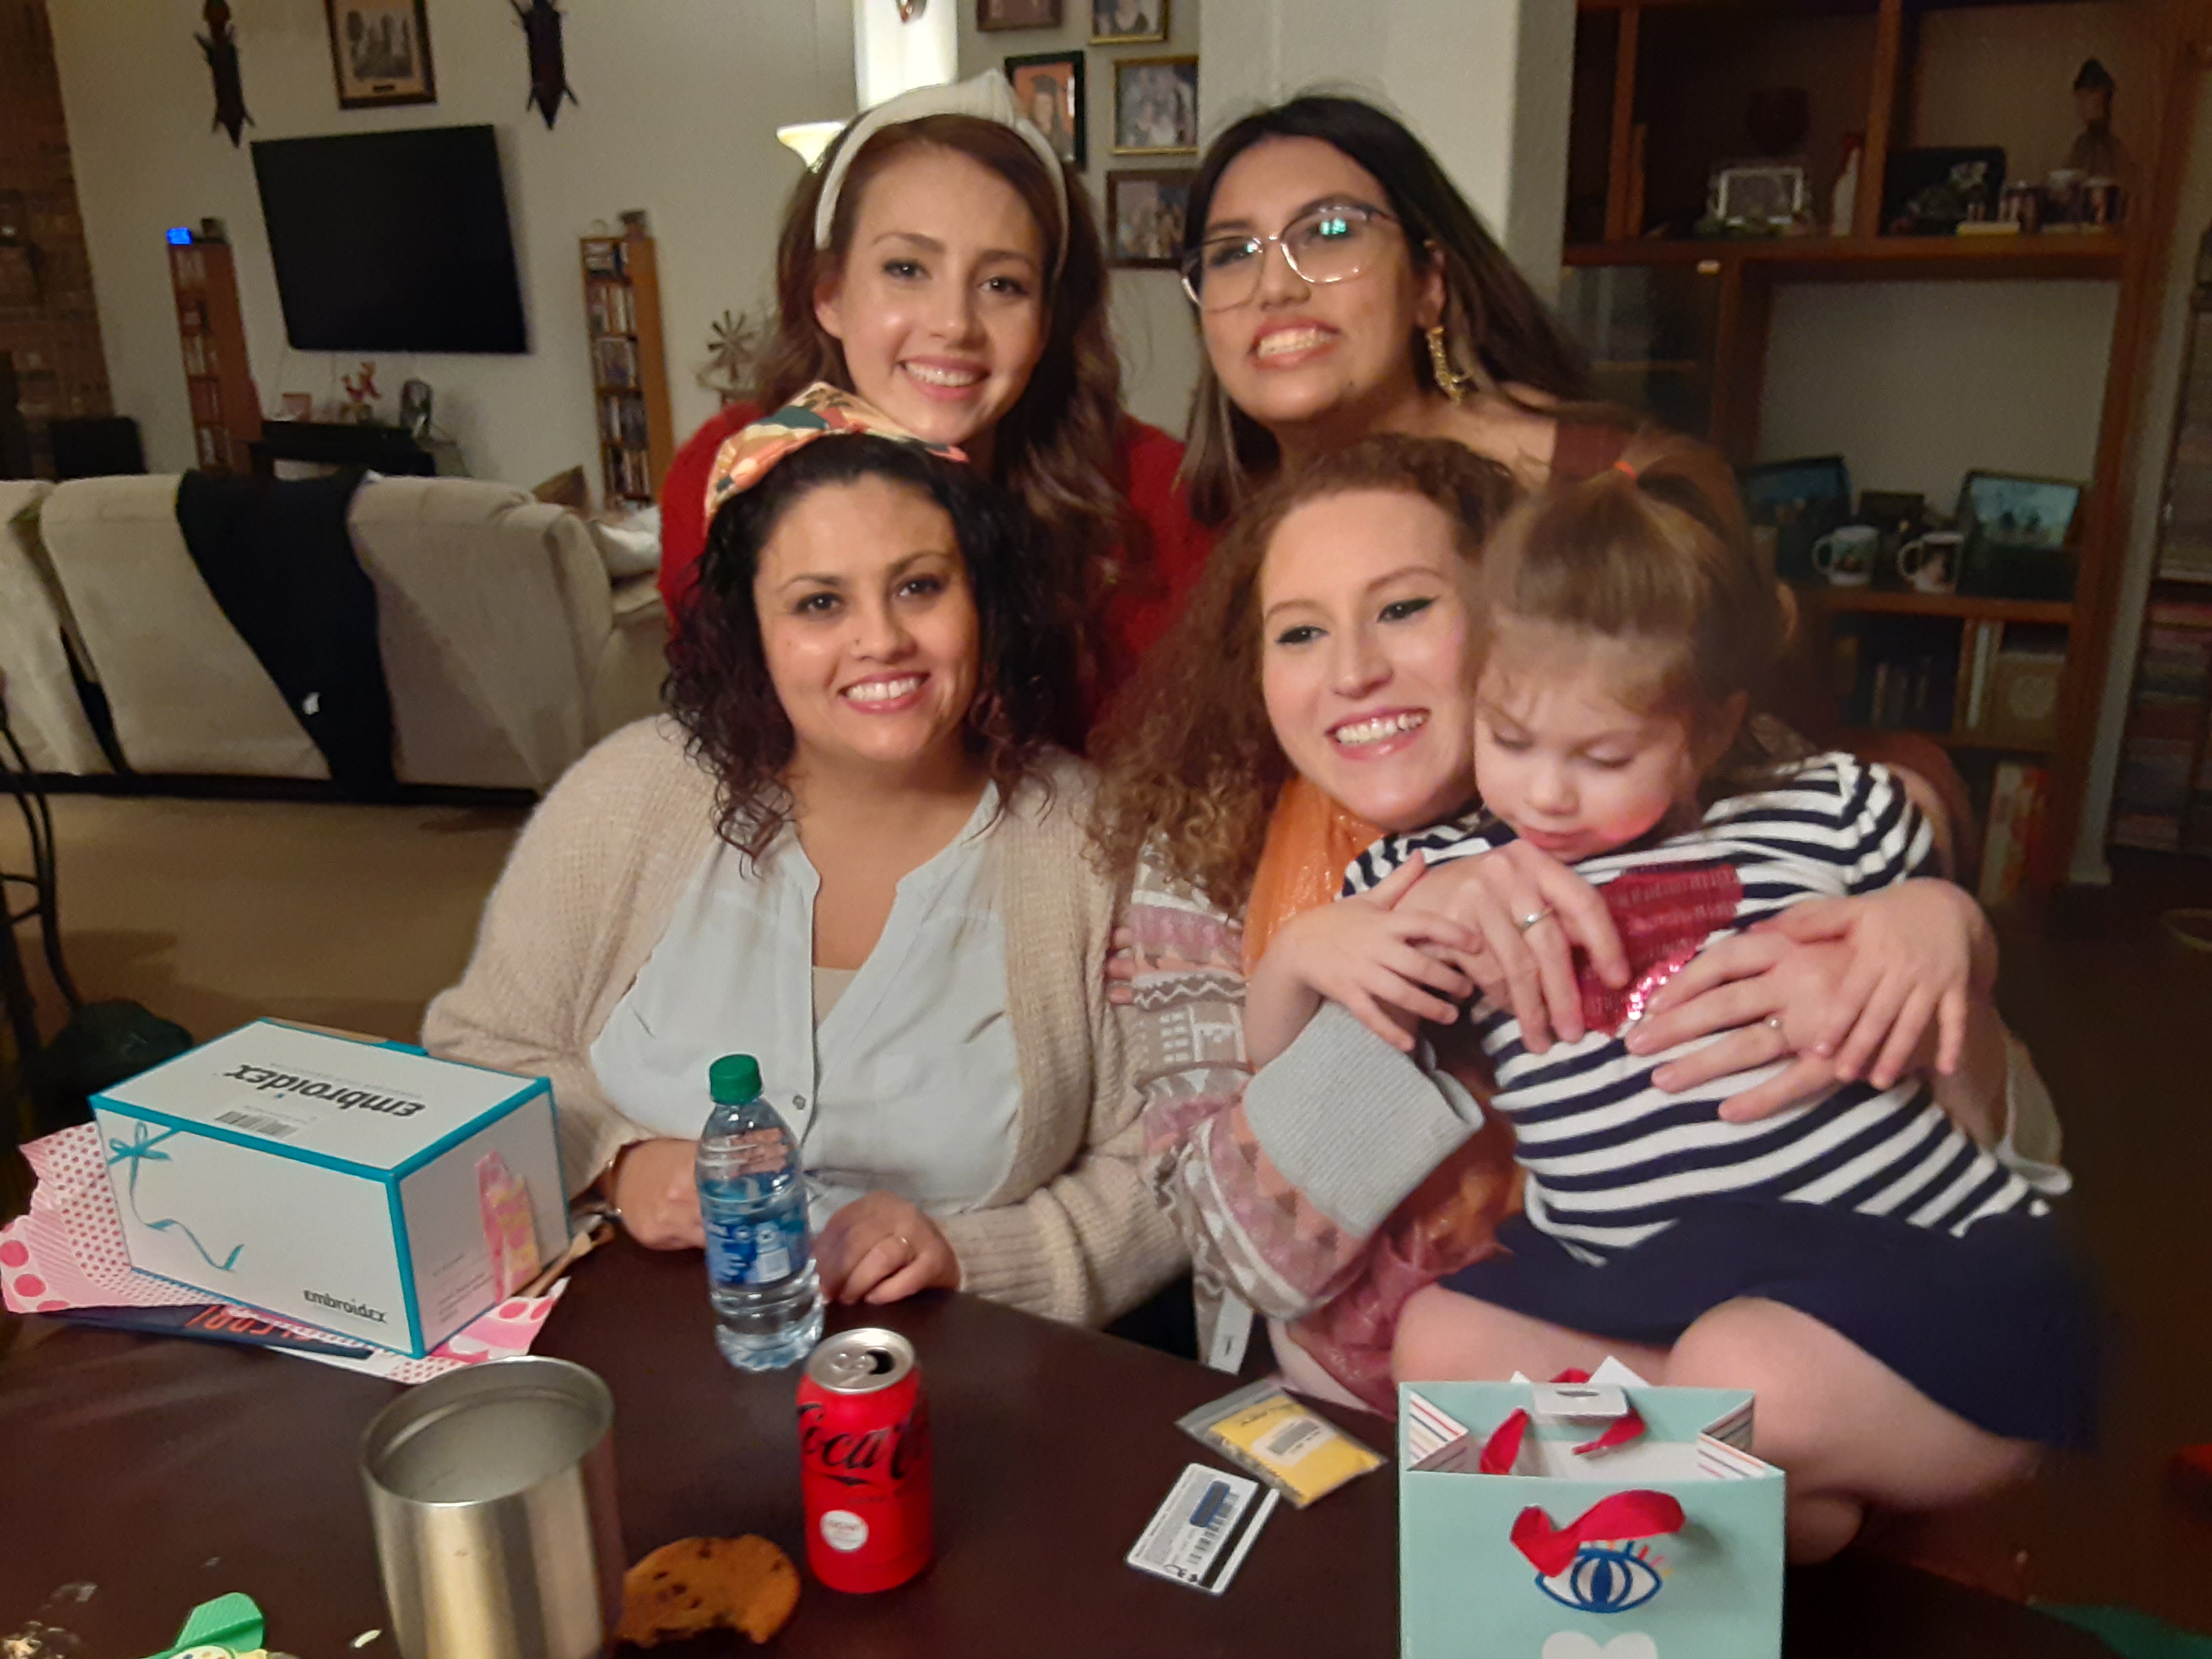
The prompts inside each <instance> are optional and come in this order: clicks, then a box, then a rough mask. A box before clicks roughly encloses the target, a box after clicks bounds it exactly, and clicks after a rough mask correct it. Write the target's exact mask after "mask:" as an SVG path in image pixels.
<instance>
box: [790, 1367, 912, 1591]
mask: <svg viewBox="0 0 2212 1659" xmlns="http://www.w3.org/2000/svg"><path fill="white" fill-rule="evenodd" d="M799 1483H800V1486H801V1490H802V1493H803V1495H804V1497H805V1504H806V1564H807V1565H809V1566H810V1567H811V1568H813V1569H814V1576H815V1577H817V1578H819V1579H820V1580H821V1581H822V1582H823V1583H825V1584H827V1585H828V1586H829V1588H830V1589H836V1590H854V1591H867V1590H884V1589H890V1588H891V1587H892V1586H893V1585H894V1584H903V1583H906V1581H907V1580H908V1579H909V1578H911V1577H914V1576H915V1574H916V1573H918V1572H920V1571H921V1570H922V1569H923V1568H924V1567H926V1566H927V1565H929V1562H930V1557H931V1556H932V1555H933V1553H934V1550H935V1546H934V1542H933V1538H932V1535H931V1527H930V1489H929V1407H928V1402H927V1401H926V1400H925V1399H924V1398H923V1395H922V1392H921V1364H920V1362H919V1361H917V1360H916V1359H915V1357H914V1344H912V1343H911V1342H909V1341H908V1340H906V1339H905V1338H904V1337H902V1336H901V1335H900V1334H898V1333H897V1332H896V1331H884V1330H858V1331H842V1332H840V1333H839V1334H837V1335H836V1336H833V1337H829V1338H828V1339H827V1340H824V1341H823V1343H821V1345H820V1346H817V1348H816V1349H815V1350H814V1352H812V1353H811V1354H810V1355H809V1356H808V1357H807V1360H806V1371H805V1375H804V1376H801V1377H800V1379H799Z"/></svg>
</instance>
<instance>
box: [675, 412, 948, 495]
mask: <svg viewBox="0 0 2212 1659" xmlns="http://www.w3.org/2000/svg"><path fill="white" fill-rule="evenodd" d="M837 433H849V434H852V435H855V436H866V437H875V438H889V439H890V440H891V441H892V442H894V443H902V444H912V445H913V446H914V447H915V448H917V449H921V450H927V452H928V453H930V454H932V455H935V456H938V457H939V458H941V459H945V460H948V461H965V460H966V459H968V457H967V455H966V453H964V452H963V451H961V450H959V449H956V448H955V447H953V446H951V444H934V443H931V442H930V441H928V440H927V439H926V438H918V437H916V436H915V435H914V434H913V433H911V432H908V430H907V429H906V428H904V427H902V426H901V425H900V424H899V423H898V422H896V421H894V420H893V419H891V417H890V416H888V415H886V414H884V412H883V410H880V409H878V408H877V407H876V406H875V405H874V404H871V403H869V402H868V401H867V400H866V398H860V397H858V396H855V395H854V393H852V392H847V391H845V390H844V389H843V388H842V387H840V386H831V385H830V384H829V382H828V381H827V380H817V381H816V382H815V383H814V384H813V385H812V386H808V387H807V388H806V389H805V391H804V392H800V393H799V395H798V396H797V397H795V398H793V399H792V400H791V401H790V402H789V403H787V404H785V405H784V406H783V407H782V408H781V409H779V410H776V411H775V414H773V415H764V416H762V417H761V418H760V419H759V420H757V421H755V422H753V423H752V424H751V425H750V426H749V427H746V428H744V430H743V431H741V432H733V433H732V434H731V435H729V436H728V437H726V438H725V439H724V440H723V441H722V447H720V449H718V450H716V451H715V452H714V471H711V472H709V473H708V475H707V517H708V520H709V521H710V522H711V521H712V520H713V519H714V513H715V510H716V509H717V508H718V507H720V506H721V505H722V503H723V502H724V501H728V500H729V499H730V497H731V496H732V495H738V494H740V493H742V492H743V491H744V490H748V489H751V488H752V487H753V486H754V485H755V484H757V483H759V482H760V481H761V480H762V479H763V477H766V476H767V475H768V470H769V468H770V467H772V466H774V465H775V464H776V463H777V462H778V461H780V460H781V459H783V458H784V457H785V456H787V455H788V454H790V453H793V451H794V450H799V449H804V448H805V447H806V446H807V445H809V444H811V443H812V442H813V441H815V440H816V439H817V438H827V437H829V436H832V435H835V434H837Z"/></svg>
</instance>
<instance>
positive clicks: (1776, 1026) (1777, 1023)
mask: <svg viewBox="0 0 2212 1659" xmlns="http://www.w3.org/2000/svg"><path fill="white" fill-rule="evenodd" d="M1765 1026H1766V1029H1767V1030H1770V1031H1771V1032H1773V1033H1774V1035H1775V1036H1778V1037H1780V1038H1781V1039H1782V1040H1783V1041H1784V1042H1789V1041H1790V1037H1789V1034H1788V1033H1787V1032H1785V1031H1784V1030H1783V1029H1782V1016H1781V1015H1779V1014H1769V1015H1768V1016H1767V1017H1766V1019H1765Z"/></svg>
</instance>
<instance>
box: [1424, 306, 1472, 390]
mask: <svg viewBox="0 0 2212 1659" xmlns="http://www.w3.org/2000/svg"><path fill="white" fill-rule="evenodd" d="M1428 342H1429V372H1430V373H1431V374H1433V375H1435V376H1436V381H1437V391H1439V392H1443V394H1444V396H1445V397H1447V398H1450V399H1451V400H1452V402H1454V403H1455V404H1463V403H1465V402H1466V401H1467V394H1468V391H1469V389H1470V388H1472V387H1473V386H1474V376H1473V375H1472V374H1462V373H1461V372H1460V371H1459V370H1458V369H1456V368H1454V367H1452V360H1451V348H1450V346H1449V345H1448V344H1447V343H1445V339H1444V325H1443V324H1442V323H1438V324H1437V325H1435V326H1433V327H1432V328H1431V329H1430V330H1429V331H1428Z"/></svg>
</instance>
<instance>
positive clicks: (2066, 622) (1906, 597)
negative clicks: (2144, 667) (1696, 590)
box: [1797, 586, 2074, 628]
mask: <svg viewBox="0 0 2212 1659" xmlns="http://www.w3.org/2000/svg"><path fill="white" fill-rule="evenodd" d="M1797 596H1798V599H1799V600H1800V602H1802V603H1803V604H1805V605H1818V606H1820V608H1821V609H1822V610H1824V611H1830V612H1833V613H1836V614H1839V615H1841V614H1850V613H1852V612H1857V613H1861V614H1881V615H1884V616H1892V617H1980V618H1984V619H1985V620H1987V621H1990V622H2016V623H2051V624H2055V625H2057V626H2058V627H2060V628H2065V627H2069V626H2071V624H2072V623H2073V621H2074V607H2073V605H2070V604H2069V603H2068V602H2067V601H2066V600H2064V599H1990V598H1984V597H1983V596H1981V595H1978V594H1972V593H1918V592H1903V591H1900V590H1899V589H1896V588H1888V587H1812V586H1804V587H1800V588H1798V589H1797Z"/></svg>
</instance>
